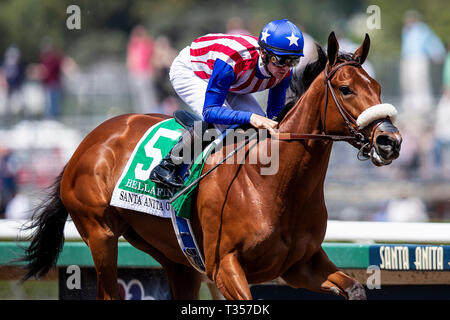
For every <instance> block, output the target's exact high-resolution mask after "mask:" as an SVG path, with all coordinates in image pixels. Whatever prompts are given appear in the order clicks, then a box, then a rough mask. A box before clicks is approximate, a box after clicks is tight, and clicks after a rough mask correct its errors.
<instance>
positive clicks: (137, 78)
mask: <svg viewBox="0 0 450 320" xmlns="http://www.w3.org/2000/svg"><path fill="white" fill-rule="evenodd" d="M302 30H304V29H303V28H302ZM217 32H227V33H240V34H250V32H248V30H247V29H246V28H245V26H244V23H243V21H242V20H241V19H239V18H237V17H234V18H232V19H230V20H229V21H228V24H227V25H226V27H225V30H217ZM304 35H305V52H306V53H307V54H306V57H305V59H303V61H302V63H303V64H304V63H306V61H308V59H307V58H308V56H310V57H312V56H314V55H315V54H316V52H315V50H314V45H313V43H314V39H313V38H312V37H311V36H310V35H308V33H307V30H305V33H304ZM338 36H339V42H340V44H341V49H343V50H345V51H354V49H355V47H357V46H359V45H357V44H355V43H352V42H351V41H350V40H348V39H347V38H345V35H344V34H341V35H339V34H338ZM192 40H193V39H192ZM400 40H401V43H402V51H401V59H400V61H399V65H400V75H399V76H397V75H395V76H396V77H398V81H399V84H400V88H401V93H400V96H401V104H400V105H398V106H397V107H398V109H399V112H400V116H399V122H398V127H399V129H400V131H401V133H402V135H403V145H402V151H401V156H400V158H399V159H398V160H397V161H396V164H395V165H393V166H394V167H395V168H396V169H397V171H396V174H397V178H398V179H404V180H420V181H448V180H449V179H450V126H449V125H448V124H449V123H450V38H449V39H447V40H448V41H447V47H446V46H445V45H444V41H442V39H439V37H438V36H437V35H436V34H435V33H434V32H433V30H432V29H431V28H430V27H429V26H428V25H427V24H426V23H425V22H423V21H422V18H421V16H420V13H418V12H417V11H408V12H406V13H405V16H404V25H403V30H402V38H401V39H399V41H400ZM186 45H187V44H186ZM308 50H309V51H308ZM308 52H309V53H308ZM177 54H178V52H177V50H176V49H175V48H174V47H173V44H172V41H171V39H170V38H169V37H168V36H165V35H158V36H155V37H153V36H152V35H150V34H149V32H148V30H147V29H146V28H145V27H144V26H142V25H137V26H135V27H134V28H133V29H132V30H131V32H130V34H129V39H128V43H127V46H126V48H124V57H125V61H121V64H123V66H124V70H126V72H127V78H123V73H121V71H120V70H121V69H120V68H119V69H118V70H119V71H118V72H117V74H118V77H116V78H112V80H110V81H111V82H110V83H111V84H114V85H116V87H114V88H116V89H112V90H118V89H119V88H121V87H124V86H125V82H126V88H127V92H128V95H129V106H128V109H126V108H123V109H121V108H122V107H121V106H120V105H119V106H116V107H117V108H118V111H117V110H116V113H124V112H125V111H131V112H136V113H165V114H169V115H171V114H172V113H173V112H174V111H175V110H177V109H179V108H182V107H183V103H182V102H181V101H180V99H179V98H178V97H177V96H176V94H175V93H174V91H173V89H172V87H171V84H170V81H169V78H168V73H169V68H170V65H171V63H172V61H173V59H174V58H175V57H176V55H177ZM310 60H313V58H310ZM432 66H440V67H441V70H442V90H439V94H438V96H436V92H437V91H438V90H436V89H435V88H434V87H433V84H432V78H433V75H432V72H433V70H435V69H433V68H432ZM364 67H365V69H366V71H368V73H369V74H370V75H371V76H373V77H374V78H376V74H375V70H374V67H373V65H372V63H371V62H370V61H367V62H366V64H365V65H364ZM86 69H90V68H87V67H86V66H82V65H78V64H77V62H76V61H75V60H74V59H73V58H72V57H70V56H69V55H68V54H66V53H64V52H62V51H61V50H58V49H57V48H56V47H55V46H54V45H53V43H52V40H51V39H50V38H44V39H43V40H42V44H41V48H40V56H39V61H35V62H32V63H30V62H27V63H25V61H24V60H23V58H22V55H21V50H20V48H19V47H17V46H16V45H14V44H11V45H10V46H9V47H8V48H7V49H6V51H5V52H4V53H3V56H2V59H1V62H0V119H1V121H0V124H1V125H2V127H6V128H9V127H11V126H12V125H13V124H16V123H18V122H19V121H21V120H23V119H40V120H43V119H44V120H45V119H47V120H56V121H60V120H61V118H62V117H64V115H65V114H69V116H70V114H72V113H73V111H71V110H67V107H65V103H64V101H65V95H67V92H68V91H69V90H72V93H74V92H75V93H74V94H78V95H79V97H78V100H77V101H82V100H83V99H84V96H86V94H85V93H86V92H87V91H89V90H90V89H91V90H92V89H93V88H92V87H93V86H92V85H90V84H86V83H84V85H85V87H87V88H84V87H83V82H86V81H82V80H81V81H80V80H77V79H87V76H85V78H82V77H80V74H81V73H82V72H84V70H86ZM107 69H108V70H109V71H111V68H109V67H108V68H107ZM94 70H95V69H94ZM86 72H87V71H86ZM91 73H96V71H91ZM435 78H436V76H435ZM74 79H75V80H77V81H78V82H76V83H77V84H79V85H77V86H73V85H66V86H65V85H64V83H65V82H64V81H65V80H66V81H67V80H68V81H74ZM96 79H98V78H96ZM102 79H107V77H104V78H102ZM124 79H127V81H124ZM96 82H97V83H96V86H101V85H102V82H103V81H102V80H100V81H96ZM99 82H100V83H99ZM117 82H120V83H119V84H117ZM74 87H79V88H78V89H74ZM111 87H113V86H112V85H111ZM83 88H84V89H83ZM76 90H78V91H76ZM83 90H84V91H83ZM39 101H41V104H42V107H41V108H39V106H38V104H39V103H38V102H39ZM86 104H88V105H89V103H86ZM262 105H264V103H262ZM112 107H113V106H111V110H112V109H113V108H112ZM89 112H92V110H89ZM89 114H91V113H89ZM108 116H111V112H110V110H108V112H105V114H104V115H103V118H105V117H108ZM14 153H15V151H14V150H13V149H8V148H6V147H5V146H0V217H9V218H14V217H15V218H17V217H19V218H24V217H26V214H24V213H23V212H25V211H26V210H25V209H26V208H27V207H29V201H28V200H27V199H26V198H25V197H24V196H23V194H21V192H20V183H18V178H17V175H18V172H19V171H20V170H19V168H20V165H21V164H20V161H17V158H16V157H15V154H14ZM331 169H333V167H331ZM427 205H428V204H426V203H425V200H424V199H420V198H417V197H408V196H406V195H405V196H402V197H400V198H398V199H392V201H390V202H389V203H387V204H386V205H385V206H384V207H383V208H381V209H380V210H379V211H378V212H377V213H374V215H373V219H374V220H390V221H401V220H402V219H404V220H407V221H427V220H428V219H429V217H428V216H427V211H428V209H427ZM445 210H450V208H447V209H445ZM411 212H415V214H414V215H411ZM408 213H409V214H408Z"/></svg>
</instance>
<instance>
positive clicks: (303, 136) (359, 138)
mask: <svg viewBox="0 0 450 320" xmlns="http://www.w3.org/2000/svg"><path fill="white" fill-rule="evenodd" d="M344 66H354V67H356V68H359V67H361V64H360V63H359V62H357V61H347V62H343V63H341V64H339V65H337V66H336V67H334V68H333V69H332V70H331V71H330V72H328V70H327V68H325V71H324V73H325V103H324V108H323V116H322V132H321V133H320V134H310V133H285V132H282V133H278V134H277V135H276V136H275V138H277V139H278V140H287V141H289V140H330V141H348V142H349V143H351V144H352V145H354V146H355V147H357V148H359V149H360V152H359V153H358V159H360V160H365V159H362V158H360V155H363V156H364V158H368V156H367V153H368V150H370V148H371V147H372V144H373V141H368V140H367V139H366V138H365V137H364V135H363V134H362V133H361V132H359V130H358V125H357V124H356V119H355V118H354V117H353V116H352V115H351V114H350V113H349V112H348V111H347V110H345V109H344V108H343V107H342V105H341V104H340V102H339V100H338V99H337V97H336V94H335V92H334V90H333V87H332V86H331V79H332V78H333V76H334V75H335V74H336V71H337V70H339V69H340V68H342V67H344ZM328 90H329V91H330V93H331V96H332V98H333V100H334V103H335V105H336V107H337V109H338V111H339V113H340V114H341V116H342V119H343V120H344V122H345V124H346V126H347V128H348V129H349V130H350V133H351V135H349V136H339V135H331V134H326V124H325V123H326V121H325V120H326V114H327V107H328ZM376 127H378V126H376ZM376 127H375V128H376ZM355 128H356V129H355ZM372 135H373V131H372Z"/></svg>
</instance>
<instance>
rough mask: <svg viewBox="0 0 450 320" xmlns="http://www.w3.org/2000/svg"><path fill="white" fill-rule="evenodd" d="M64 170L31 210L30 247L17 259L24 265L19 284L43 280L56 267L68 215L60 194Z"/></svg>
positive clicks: (28, 227)
mask: <svg viewBox="0 0 450 320" xmlns="http://www.w3.org/2000/svg"><path fill="white" fill-rule="evenodd" d="M63 173H64V170H62V172H61V173H60V175H59V176H58V177H57V178H56V180H55V182H54V183H53V185H52V186H51V187H50V193H49V195H48V196H47V198H46V199H45V200H44V201H43V202H42V203H41V204H40V205H38V206H37V207H36V208H35V209H34V213H33V216H32V222H31V225H29V226H27V227H26V229H34V231H33V233H32V235H31V237H30V241H31V242H30V245H29V247H28V248H26V249H25V255H24V256H23V257H22V258H20V259H19V260H20V261H22V262H26V263H27V264H26V266H25V269H26V274H25V276H24V277H23V278H22V282H23V281H25V280H27V279H29V278H31V277H38V278H39V277H42V276H44V275H46V274H47V273H48V271H49V270H50V269H51V268H52V267H53V266H55V265H56V262H57V260H58V257H59V253H60V252H61V250H62V247H63V244H64V225H65V223H66V220H67V217H68V214H69V213H68V212H67V210H66V208H65V207H64V204H63V203H62V201H61V197H60V195H59V193H60V190H61V186H60V185H61V178H62V175H63Z"/></svg>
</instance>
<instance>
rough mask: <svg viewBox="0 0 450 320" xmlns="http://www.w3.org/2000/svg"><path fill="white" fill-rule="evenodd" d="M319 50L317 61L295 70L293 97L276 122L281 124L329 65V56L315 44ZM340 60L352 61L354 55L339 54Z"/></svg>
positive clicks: (287, 102) (292, 81)
mask: <svg viewBox="0 0 450 320" xmlns="http://www.w3.org/2000/svg"><path fill="white" fill-rule="evenodd" d="M315 45H316V49H317V59H316V60H315V61H313V62H310V63H308V64H307V65H306V67H305V68H304V69H298V68H294V69H293V74H292V79H291V83H290V86H289V89H290V92H291V95H290V97H288V99H287V101H286V104H285V106H284V107H283V109H281V111H280V113H279V114H278V115H277V117H276V119H275V121H277V122H281V120H283V118H284V117H285V116H286V114H287V113H288V112H289V110H290V109H292V107H293V106H294V105H295V104H296V103H297V101H298V100H299V99H300V98H301V96H302V95H303V94H304V93H305V92H306V90H308V88H309V86H310V85H311V83H312V82H313V81H314V79H315V78H317V76H318V75H319V74H320V73H321V72H322V71H323V70H324V69H325V66H326V64H327V60H328V57H327V54H326V53H325V51H324V49H323V48H322V47H321V46H320V45H319V44H318V43H315ZM338 59H339V60H344V61H351V60H352V54H351V53H347V52H339V55H338Z"/></svg>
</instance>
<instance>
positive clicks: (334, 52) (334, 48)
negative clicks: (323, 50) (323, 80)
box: [327, 31, 339, 66]
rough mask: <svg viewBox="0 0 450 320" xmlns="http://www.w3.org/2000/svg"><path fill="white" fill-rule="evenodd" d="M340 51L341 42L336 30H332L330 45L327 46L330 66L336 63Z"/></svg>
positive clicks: (329, 37)
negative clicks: (338, 39)
mask: <svg viewBox="0 0 450 320" xmlns="http://www.w3.org/2000/svg"><path fill="white" fill-rule="evenodd" d="M338 53H339V43H338V41H337V39H336V35H335V34H334V31H331V33H330V35H329V36H328V47H327V54H328V63H329V65H330V66H332V65H334V64H335V63H336V61H337V58H338Z"/></svg>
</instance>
